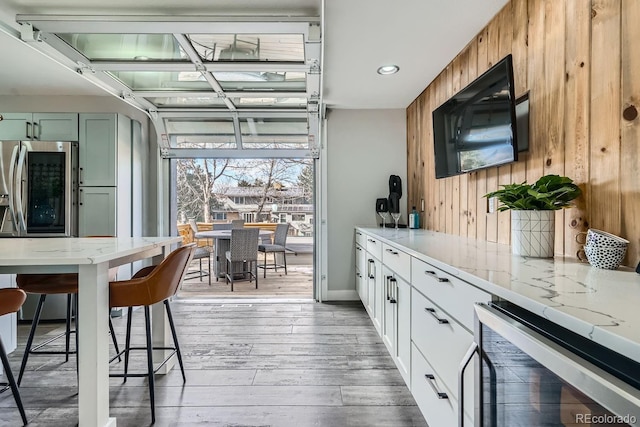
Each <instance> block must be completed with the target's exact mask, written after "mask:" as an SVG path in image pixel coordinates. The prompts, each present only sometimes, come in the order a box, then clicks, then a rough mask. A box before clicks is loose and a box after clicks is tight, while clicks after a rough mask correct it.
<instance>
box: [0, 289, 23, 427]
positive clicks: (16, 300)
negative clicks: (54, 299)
mask: <svg viewBox="0 0 640 427" xmlns="http://www.w3.org/2000/svg"><path fill="white" fill-rule="evenodd" d="M26 298H27V295H26V294H25V293H24V291H23V290H21V289H0V316H4V315H5V314H9V313H15V312H17V311H18V310H19V309H20V307H22V304H23V303H24V300H25V299H26ZM0 358H1V359H2V368H3V369H4V373H5V375H6V376H7V381H8V383H7V384H4V383H0V386H9V387H10V388H11V392H12V393H13V398H14V399H15V401H16V405H17V406H18V411H20V416H21V417H22V423H23V424H25V425H26V424H28V422H27V416H26V414H25V413H24V407H23V406H22V399H20V391H18V385H17V384H16V380H15V379H14V378H13V373H12V372H11V366H9V358H8V357H7V352H6V351H5V349H4V345H3V344H2V338H1V337H0ZM2 391H4V390H2Z"/></svg>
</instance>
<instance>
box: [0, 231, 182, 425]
mask: <svg viewBox="0 0 640 427" xmlns="http://www.w3.org/2000/svg"><path fill="white" fill-rule="evenodd" d="M179 241H181V238H180V237H124V238H111V237H108V238H40V239H38V238H25V239H0V273H5V274H16V273H25V274H28V273H32V274H36V273H40V274H42V273H78V284H79V289H78V319H82V320H81V321H80V323H79V328H78V345H79V348H78V360H79V366H78V375H79V381H78V407H79V425H80V426H81V427H84V426H99V427H103V426H115V425H116V419H115V418H110V417H109V362H108V359H109V336H108V330H109V325H108V319H109V317H108V316H109V282H108V273H107V272H108V269H109V268H110V267H117V266H119V265H123V264H127V263H130V262H133V261H137V260H142V259H148V258H150V259H152V261H153V263H154V264H157V263H159V262H160V261H161V260H162V259H163V258H164V257H165V256H166V255H167V254H168V253H169V252H170V251H171V248H170V246H171V245H172V244H175V243H177V242H179ZM153 313H154V316H153V319H154V322H153V340H154V345H158V346H166V343H165V338H166V337H168V336H169V334H168V333H167V329H168V328H167V325H166V324H165V323H166V322H165V317H164V312H163V307H162V304H160V306H159V307H154V308H153ZM156 313H157V314H156Z"/></svg>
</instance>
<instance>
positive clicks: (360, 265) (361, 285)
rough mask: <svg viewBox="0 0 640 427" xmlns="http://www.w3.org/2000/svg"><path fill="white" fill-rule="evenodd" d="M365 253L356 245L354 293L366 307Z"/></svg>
mask: <svg viewBox="0 0 640 427" xmlns="http://www.w3.org/2000/svg"><path fill="white" fill-rule="evenodd" d="M365 258H366V253H365V250H364V248H363V247H362V246H360V245H358V244H356V291H357V292H358V296H359V297H360V300H361V301H362V304H363V305H364V306H365V308H366V307H367V298H368V296H367V279H366V265H367V264H366V262H365Z"/></svg>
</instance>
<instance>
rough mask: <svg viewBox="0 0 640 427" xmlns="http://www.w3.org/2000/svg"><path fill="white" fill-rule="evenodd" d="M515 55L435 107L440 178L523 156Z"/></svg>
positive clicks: (435, 129) (435, 136) (508, 161)
mask: <svg viewBox="0 0 640 427" xmlns="http://www.w3.org/2000/svg"><path fill="white" fill-rule="evenodd" d="M516 133H517V132H516V110H515V97H514V94H513V64H512V60H511V55H508V56H507V57H506V58H504V59H503V60H501V61H500V62H498V63H497V64H496V65H494V66H493V67H491V68H490V69H489V70H488V71H487V72H485V73H484V74H482V75H481V76H480V77H478V78H477V79H476V80H474V81H473V82H472V83H471V84H469V85H468V86H467V87H465V88H464V89H462V90H461V91H460V92H458V93H457V94H456V95H454V96H453V97H451V99H449V100H448V101H447V102H445V103H444V104H442V105H441V106H440V107H438V108H436V109H435V110H434V111H433V139H434V152H435V166H436V178H445V177H448V176H453V175H459V174H462V173H466V172H470V171H473V170H477V169H484V168H489V167H493V166H498V165H503V164H506V163H510V162H514V161H516V160H517V159H518V147H517V138H516Z"/></svg>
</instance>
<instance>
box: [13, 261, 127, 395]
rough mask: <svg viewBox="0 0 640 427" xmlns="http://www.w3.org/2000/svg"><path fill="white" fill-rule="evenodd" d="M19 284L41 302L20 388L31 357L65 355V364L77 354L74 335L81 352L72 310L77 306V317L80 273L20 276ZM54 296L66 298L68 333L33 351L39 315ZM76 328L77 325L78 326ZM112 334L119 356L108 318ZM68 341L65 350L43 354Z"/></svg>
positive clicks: (23, 361) (59, 335) (27, 346)
mask: <svg viewBox="0 0 640 427" xmlns="http://www.w3.org/2000/svg"><path fill="white" fill-rule="evenodd" d="M16 283H17V284H18V287H19V288H20V289H22V290H23V291H25V292H26V293H28V294H39V295H40V300H39V301H38V306H37V307H36V311H35V314H34V316H33V321H32V322H31V329H30V331H29V337H28V338H27V344H26V347H25V350H24V356H22V364H21V365H20V373H19V374H18V385H20V384H21V383H22V377H23V375H24V371H25V368H26V366H27V361H28V359H29V355H30V354H64V355H65V362H68V361H69V355H70V354H75V353H76V352H75V351H71V350H70V348H69V347H70V346H69V341H70V337H71V334H72V333H74V334H75V339H76V348H78V334H77V333H76V331H72V330H71V306H72V305H73V306H74V311H75V313H78V299H77V295H78V274H77V273H64V274H18V275H17V276H16ZM54 294H67V319H66V328H65V332H63V333H61V334H58V335H56V336H55V337H53V338H50V339H48V340H46V341H45V342H43V343H40V344H38V345H36V346H35V347H33V339H34V336H35V333H36V328H37V326H38V323H39V322H40V315H41V314H42V307H43V306H44V302H45V300H46V298H47V295H54ZM76 328H77V324H76ZM109 331H110V332H111V339H112V340H113V345H114V347H115V349H116V353H120V348H119V347H118V342H117V340H116V335H115V333H114V331H113V324H112V323H111V317H109ZM63 336H64V337H65V350H64V351H58V350H40V349H41V348H43V347H44V346H46V345H47V344H50V343H52V342H53V341H55V340H57V339H59V338H61V337H63Z"/></svg>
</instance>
